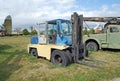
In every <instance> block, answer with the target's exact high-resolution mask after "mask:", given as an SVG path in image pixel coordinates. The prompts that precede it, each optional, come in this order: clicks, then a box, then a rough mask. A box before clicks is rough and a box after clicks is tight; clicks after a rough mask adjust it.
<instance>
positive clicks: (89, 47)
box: [86, 42, 98, 51]
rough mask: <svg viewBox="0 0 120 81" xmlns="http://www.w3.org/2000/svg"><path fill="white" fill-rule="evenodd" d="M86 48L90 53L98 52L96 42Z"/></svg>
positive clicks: (90, 43) (89, 43)
mask: <svg viewBox="0 0 120 81" xmlns="http://www.w3.org/2000/svg"><path fill="white" fill-rule="evenodd" d="M86 48H87V49H88V51H98V45H97V44H96V43H95V42H88V43H87V44H86Z"/></svg>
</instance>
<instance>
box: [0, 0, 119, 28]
mask: <svg viewBox="0 0 120 81" xmlns="http://www.w3.org/2000/svg"><path fill="white" fill-rule="evenodd" d="M73 12H78V13H79V14H83V15H84V16H92V17H93V16H120V0H0V25H1V24H2V23H3V22H4V19H5V17H6V16H7V15H11V16H12V21H13V28H17V27H30V26H32V25H35V24H36V23H38V22H40V21H44V20H51V19H57V18H64V19H70V16H71V14H72V13H73Z"/></svg>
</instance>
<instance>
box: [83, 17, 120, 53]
mask: <svg viewBox="0 0 120 81" xmlns="http://www.w3.org/2000/svg"><path fill="white" fill-rule="evenodd" d="M119 18H120V17H84V21H94V22H105V23H106V24H105V25H104V28H103V30H102V31H101V33H98V34H88V35H84V36H83V41H84V43H85V45H86V47H87V49H88V50H89V51H97V50H99V49H103V48H107V49H120V19H119Z"/></svg>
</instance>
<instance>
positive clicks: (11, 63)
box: [0, 50, 25, 81]
mask: <svg viewBox="0 0 120 81" xmlns="http://www.w3.org/2000/svg"><path fill="white" fill-rule="evenodd" d="M24 51H25V50H22V51H17V50H16V51H15V52H12V53H10V55H9V56H8V57H7V58H6V59H5V60H4V61H2V62H1V63H0V81H6V80H7V79H9V77H10V75H11V74H12V73H14V72H15V71H16V70H18V69H20V68H21V67H22V66H21V65H19V62H20V60H21V58H22V57H23V54H24Z"/></svg>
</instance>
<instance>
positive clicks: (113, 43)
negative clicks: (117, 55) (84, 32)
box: [107, 26, 120, 49]
mask: <svg viewBox="0 0 120 81" xmlns="http://www.w3.org/2000/svg"><path fill="white" fill-rule="evenodd" d="M108 28H109V29H108V35H107V41H108V44H109V48H113V49H120V29H119V27H118V26H110V27H108Z"/></svg>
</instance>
